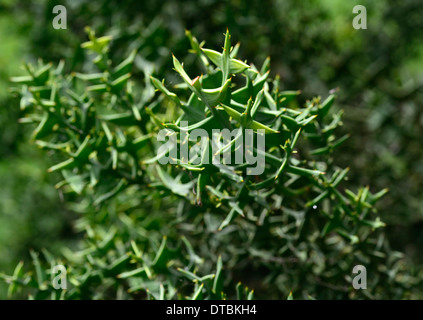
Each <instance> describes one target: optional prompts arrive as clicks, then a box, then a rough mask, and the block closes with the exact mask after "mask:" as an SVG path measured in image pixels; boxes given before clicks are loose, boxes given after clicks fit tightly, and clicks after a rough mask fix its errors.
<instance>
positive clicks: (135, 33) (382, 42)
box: [0, 0, 423, 298]
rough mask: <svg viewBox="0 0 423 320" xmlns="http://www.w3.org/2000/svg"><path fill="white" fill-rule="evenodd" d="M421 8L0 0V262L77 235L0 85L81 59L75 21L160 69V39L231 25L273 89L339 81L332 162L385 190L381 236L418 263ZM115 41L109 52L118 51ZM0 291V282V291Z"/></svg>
mask: <svg viewBox="0 0 423 320" xmlns="http://www.w3.org/2000/svg"><path fill="white" fill-rule="evenodd" d="M59 4H60V5H64V6H65V7H66V8H67V29H66V30H55V29H54V28H53V27H52V20H53V18H54V16H55V15H54V14H53V13H52V9H53V7H54V6H55V5H59ZM358 4H360V5H364V6H365V7H366V8H367V29H366V30H355V29H354V28H353V27H352V20H353V18H354V17H355V15H354V14H353V13H352V8H353V7H354V6H355V5H358ZM422 17H423V2H422V1H421V0H402V1H399V0H398V1H397V0H378V1H370V0H362V1H356V0H319V1H315V0H304V1H297V0H253V1H237V0H232V1H216V0H185V1H157V0H154V1H153V0H142V1H139V0H127V1H124V0H120V1H106V0H96V1H91V0H72V1H71V0H61V1H52V0H50V1H49V0H37V1H27V0H0V143H1V144H0V146H1V147H0V191H1V192H0V271H3V272H5V273H9V274H10V273H12V272H13V269H14V267H15V266H16V264H17V262H18V261H20V260H27V259H29V250H30V249H31V248H33V249H35V250H41V249H42V248H43V247H47V248H48V249H49V250H50V251H51V252H53V253H58V251H59V250H60V248H61V246H62V245H63V244H66V245H67V246H72V245H73V243H74V242H75V241H76V240H77V239H78V236H79V235H78V234H76V233H74V232H73V231H72V221H73V220H74V214H73V213H72V211H71V210H69V209H68V208H66V206H65V204H64V202H63V199H62V195H61V194H60V192H59V191H58V190H56V189H55V188H54V184H55V183H56V182H57V181H58V178H57V177H55V175H53V174H47V170H46V169H47V168H48V167H49V166H51V164H52V163H51V160H50V159H49V156H48V154H45V153H44V152H40V151H39V150H37V148H36V147H35V146H34V145H33V144H31V143H30V142H29V141H28V140H29V139H28V137H29V132H28V128H26V127H25V126H24V125H21V124H19V123H18V120H19V117H20V111H19V102H18V101H17V100H16V99H14V98H12V97H11V95H10V94H9V93H8V89H7V88H8V86H9V85H10V83H9V80H8V79H9V77H10V76H14V75H20V74H22V73H23V72H22V70H21V66H22V64H23V63H24V62H25V61H36V60H37V59H38V58H42V59H43V60H44V61H53V62H58V61H59V60H60V59H66V60H67V61H68V62H70V63H69V65H70V67H71V68H73V67H75V64H78V63H80V62H79V61H82V60H83V59H80V56H81V55H83V54H84V53H83V51H82V50H81V49H80V47H79V43H80V42H81V41H82V40H84V39H85V38H86V35H85V33H84V27H85V26H91V27H92V28H93V29H94V30H96V32H97V34H98V35H105V34H110V35H113V37H114V41H116V42H117V43H119V44H121V47H122V48H125V49H126V48H127V47H128V46H136V47H137V48H138V49H139V51H140V52H141V56H143V57H145V58H146V59H148V60H149V61H154V62H155V64H156V68H158V69H160V70H171V69H172V65H171V51H170V48H171V50H172V52H173V53H174V54H175V55H179V54H180V55H185V51H186V48H187V47H189V43H188V40H187V38H186V37H185V30H186V29H189V30H191V31H192V33H193V34H194V35H195V36H196V37H197V38H198V39H207V46H208V47H210V48H212V47H215V48H219V47H220V46H221V43H222V39H223V36H222V34H223V33H224V31H225V30H226V28H229V30H230V32H231V34H232V38H233V40H234V41H239V42H241V43H242V46H241V48H240V52H239V57H241V58H242V59H248V60H249V61H252V62H254V63H256V64H257V65H261V63H262V62H263V60H264V59H265V58H266V57H267V56H270V57H271V67H272V68H271V69H272V72H273V73H274V74H276V73H277V74H279V75H280V76H281V79H282V84H283V87H284V88H283V89H288V90H291V89H301V91H302V92H303V95H304V97H305V98H307V97H309V98H311V97H313V96H316V95H321V96H326V95H327V93H328V91H329V90H331V89H334V88H338V89H339V99H338V100H337V105H336V107H337V108H338V109H343V110H344V112H345V114H344V126H343V130H344V131H345V132H349V133H351V138H350V139H349V140H348V141H347V142H346V143H344V144H343V145H342V147H340V150H339V151H338V155H339V158H338V159H337V162H338V164H339V165H340V166H341V167H343V166H349V167H350V168H351V171H350V174H349V178H350V181H349V187H350V188H354V187H355V186H359V185H369V186H370V189H371V191H377V190H380V189H382V188H386V187H387V188H389V190H390V192H389V194H388V195H387V196H385V197H384V198H383V199H382V201H381V202H380V203H379V210H380V212H381V217H382V220H384V221H385V222H386V223H387V231H388V232H387V236H388V237H389V239H390V243H391V245H392V247H393V248H394V249H396V250H399V251H402V252H404V253H405V254H406V256H407V258H408V259H409V260H410V262H411V263H412V264H414V265H415V266H416V267H417V266H421V265H422V263H423V254H422V253H423V196H422V194H423V192H422V189H423V144H422V142H423V141H422V140H423V40H422V39H423V19H422ZM139 39H141V40H139ZM147 40H148V41H147ZM137 41H138V42H137ZM148 44H150V45H148ZM151 44H154V46H155V48H154V50H152V47H151ZM115 47H117V49H115V52H112V55H113V54H115V55H118V54H119V52H118V50H119V46H115ZM157 48H159V49H157ZM72 64H74V65H72ZM163 72H164V71H163ZM5 293H6V289H5V286H4V284H3V283H0V298H5Z"/></svg>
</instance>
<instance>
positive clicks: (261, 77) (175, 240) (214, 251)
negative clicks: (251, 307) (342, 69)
mask: <svg viewBox="0 0 423 320" xmlns="http://www.w3.org/2000/svg"><path fill="white" fill-rule="evenodd" d="M88 35H89V38H90V40H89V41H88V42H85V43H83V44H82V47H83V48H84V49H86V50H88V51H90V52H91V53H92V55H93V60H92V63H86V64H85V65H84V69H83V70H80V71H78V72H76V71H73V72H70V73H68V72H65V71H64V70H65V69H64V65H65V64H64V62H61V63H60V64H59V65H58V66H57V67H53V65H52V64H43V63H42V62H40V63H39V64H38V65H37V66H32V65H29V64H27V65H26V70H27V73H28V75H26V76H23V77H17V78H14V79H12V80H13V81H14V82H15V83H17V84H19V86H18V87H16V88H15V93H17V94H19V95H20V97H21V100H20V101H21V102H20V107H21V109H22V111H23V113H24V114H25V117H24V118H23V119H22V122H25V123H33V124H35V130H34V133H33V135H32V140H34V141H35V143H36V144H37V145H38V146H39V147H41V148H43V149H45V150H47V151H48V152H49V154H50V155H51V157H52V161H54V162H55V164H54V165H52V166H51V167H50V169H49V171H60V172H61V174H62V175H63V181H60V182H58V184H57V188H61V189H62V190H63V191H64V192H65V194H66V196H67V199H68V204H69V207H70V208H71V209H72V210H73V211H75V212H78V213H80V216H81V217H80V219H78V221H76V223H75V229H76V231H78V232H82V233H83V234H84V236H85V238H84V239H83V240H82V241H81V243H80V248H72V249H69V248H64V250H63V257H60V258H57V257H53V256H51V254H49V253H48V251H47V250H44V251H43V259H40V258H39V256H38V254H36V253H35V252H33V253H32V258H33V265H34V268H33V270H29V271H26V272H25V271H24V269H23V264H22V263H19V264H18V266H17V267H16V270H15V272H14V274H13V275H11V276H9V275H2V276H1V277H2V278H3V279H4V280H5V281H6V282H7V283H9V284H10V286H9V294H10V295H12V294H14V293H15V291H16V290H17V289H21V288H22V287H24V288H26V289H25V290H27V291H25V292H27V293H29V294H30V297H31V298H35V299H45V298H52V299H116V298H118V299H132V298H148V299H174V298H180V299H185V298H191V299H227V298H239V299H246V298H248V299H251V298H253V291H252V290H250V289H247V288H246V286H248V287H250V288H253V289H254V290H255V291H254V294H255V296H256V297H258V298H269V299H280V298H286V297H287V296H288V294H289V293H290V292H291V291H292V292H293V294H292V295H289V297H290V298H292V297H293V296H294V297H296V298H308V297H309V296H312V297H315V298H318V299H325V298H333V299H335V298H339V299H345V298H403V297H406V296H407V295H408V294H409V293H408V292H409V289H410V288H411V287H412V286H413V285H415V284H416V283H417V282H416V281H417V280H416V279H415V278H414V277H413V275H411V274H409V273H408V272H407V271H406V270H405V262H404V261H403V259H402V255H401V254H400V253H398V252H395V251H392V250H391V249H390V248H389V244H388V243H387V242H386V241H385V239H384V234H383V232H380V229H381V228H382V227H383V226H384V223H383V222H382V221H381V219H380V218H379V216H378V214H377V211H376V209H375V207H374V205H375V204H376V202H377V201H378V199H379V198H381V197H382V196H383V195H384V194H385V193H386V190H382V191H380V192H377V193H373V192H371V191H370V189H369V187H363V188H360V189H359V190H357V191H356V192H353V191H351V190H349V189H345V191H344V192H343V191H341V187H340V185H341V184H342V183H343V181H344V180H345V179H346V177H347V173H348V168H347V169H342V168H339V167H337V166H336V163H335V156H334V150H335V149H336V147H337V146H339V145H340V144H341V143H343V142H344V141H346V140H347V138H348V136H343V137H340V138H336V130H337V128H338V127H339V126H340V125H342V121H341V116H342V111H340V112H337V113H333V112H332V111H331V107H332V105H333V103H334V100H335V94H334V93H331V94H330V95H329V96H328V97H327V98H326V99H324V100H322V99H321V98H320V97H316V98H314V99H312V100H308V101H305V103H304V104H300V103H299V101H298V100H299V97H298V96H299V94H300V92H299V91H280V89H279V88H280V78H279V77H278V76H276V77H275V78H273V79H272V78H271V77H270V59H269V58H268V59H266V60H265V61H264V63H263V65H262V66H261V68H260V69H258V68H256V67H255V66H254V65H252V64H251V65H250V64H247V63H246V62H244V61H241V60H239V59H237V52H238V48H239V45H236V46H231V39H230V34H229V32H226V34H225V41H224V46H223V50H222V52H218V51H214V50H211V49H206V48H204V43H201V44H200V43H199V42H198V41H197V40H196V39H195V37H193V36H192V35H191V33H190V32H188V31H187V37H188V39H189V41H190V43H191V52H192V53H193V54H194V55H195V56H196V63H197V65H196V66H194V65H193V66H191V68H189V70H190V71H189V72H187V71H186V69H185V67H184V65H183V64H182V63H181V62H180V61H179V60H178V58H177V57H173V64H174V68H175V71H176V73H177V74H179V76H180V78H181V79H182V82H180V83H178V84H177V85H174V86H173V88H172V87H170V86H169V85H168V84H167V83H166V81H160V80H158V78H159V77H160V76H161V75H160V74H158V75H157V74H154V66H153V65H152V64H151V63H150V62H149V61H147V60H145V59H143V58H142V57H140V56H139V55H137V53H136V52H131V53H130V54H129V55H128V57H127V58H126V59H123V60H122V61H121V62H120V63H113V62H112V61H111V59H110V57H109V54H108V53H109V49H110V45H111V44H113V41H112V38H111V37H100V38H97V37H96V36H95V34H94V32H93V31H91V30H88ZM170 58H171V57H169V59H170ZM135 68H136V70H135V72H134V69H135ZM193 71H198V74H199V75H198V76H190V75H189V74H188V73H191V72H193ZM140 72H141V76H137V77H135V76H133V74H134V73H135V74H137V75H139V74H140ZM182 121H187V122H188V127H187V128H185V127H183V126H182ZM225 128H226V129H231V130H232V129H236V128H238V129H240V132H241V133H243V132H244V131H245V130H246V129H252V130H254V138H255V139H257V136H258V135H259V134H261V133H260V132H263V134H264V135H265V144H264V146H263V147H264V150H262V151H261V150H259V148H255V149H254V150H253V153H254V154H257V153H260V152H262V155H263V157H264V159H265V163H264V172H263V173H262V174H260V175H250V174H248V169H249V168H250V167H251V164H250V163H248V162H247V161H245V160H244V162H243V163H237V164H235V165H225V166H222V165H218V164H214V163H207V162H206V161H205V159H206V158H207V156H210V155H211V154H210V153H211V149H212V148H211V141H210V139H206V140H202V141H201V142H197V141H191V140H190V139H187V138H186V136H189V133H190V132H192V130H194V129H203V130H204V131H205V132H207V133H208V134H209V137H211V136H212V131H213V129H225ZM161 130H167V133H168V136H171V135H173V136H174V137H176V141H178V142H179V143H178V144H177V148H178V150H177V151H178V152H177V153H176V155H177V156H176V158H174V159H172V160H173V162H175V163H174V164H172V163H169V164H161V159H163V158H164V157H167V156H169V154H167V153H160V152H158V150H159V148H160V146H161V145H162V144H161V142H160V141H159V139H158V135H159V134H160V132H163V131H161ZM260 130H261V131H260ZM237 139H239V136H238V135H237V136H235V137H233V138H232V139H231V140H230V141H225V142H224V145H223V146H222V149H221V150H220V151H229V152H230V154H231V156H232V157H235V152H236V142H237ZM204 141H205V142H204ZM184 144H188V145H189V147H190V148H193V147H194V145H197V147H198V146H200V147H202V146H204V148H202V149H201V150H203V151H204V150H205V151H204V152H203V153H202V154H201V155H200V156H199V157H197V158H196V159H194V160H195V161H194V160H192V159H184V158H183V157H182V152H181V150H180V148H181V146H182V145H184ZM201 144H205V145H201ZM207 153H208V154H207ZM58 264H62V265H64V266H66V267H67V277H68V281H67V284H68V288H67V289H66V290H56V289H54V287H53V285H52V282H51V278H52V277H54V274H52V271H51V270H52V267H53V266H55V265H58ZM358 264H363V265H365V266H366V268H367V273H368V275H369V278H368V285H367V287H368V289H367V290H361V291H357V290H354V289H353V288H352V285H351V281H352V269H353V267H354V266H355V265H358ZM241 282H242V283H244V285H242V284H241Z"/></svg>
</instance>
